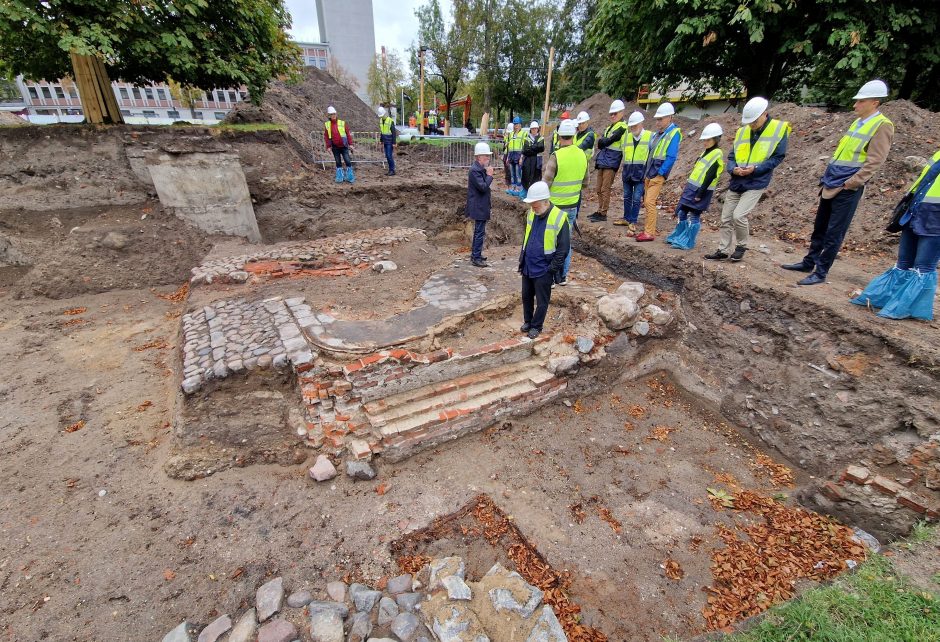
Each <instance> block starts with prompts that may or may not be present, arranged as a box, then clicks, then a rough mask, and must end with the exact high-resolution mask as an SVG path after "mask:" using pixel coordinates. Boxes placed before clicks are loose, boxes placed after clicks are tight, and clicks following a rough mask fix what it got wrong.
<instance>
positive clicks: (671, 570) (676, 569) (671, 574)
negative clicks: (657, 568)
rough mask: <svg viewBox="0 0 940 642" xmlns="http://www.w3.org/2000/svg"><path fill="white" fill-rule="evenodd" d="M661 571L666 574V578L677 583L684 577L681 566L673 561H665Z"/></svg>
mask: <svg viewBox="0 0 940 642" xmlns="http://www.w3.org/2000/svg"><path fill="white" fill-rule="evenodd" d="M663 571H664V572H665V573H666V577H668V578H669V579H671V580H675V581H677V582H678V581H679V580H681V579H682V578H683V577H685V571H683V570H682V566H680V565H679V562H677V561H676V560H674V559H667V560H666V561H665V562H663Z"/></svg>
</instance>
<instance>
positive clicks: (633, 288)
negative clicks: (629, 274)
mask: <svg viewBox="0 0 940 642" xmlns="http://www.w3.org/2000/svg"><path fill="white" fill-rule="evenodd" d="M614 294H618V295H620V296H625V297H627V298H628V299H630V300H631V301H633V302H634V303H636V302H637V301H639V300H640V299H642V298H643V295H644V294H646V286H644V285H643V284H642V283H638V282H637V281H627V282H625V283H622V284H621V285H620V287H619V288H617V291H616V292H615V293H614Z"/></svg>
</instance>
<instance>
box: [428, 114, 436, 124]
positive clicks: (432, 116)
mask: <svg viewBox="0 0 940 642" xmlns="http://www.w3.org/2000/svg"><path fill="white" fill-rule="evenodd" d="M428 125H437V115H436V114H428Z"/></svg>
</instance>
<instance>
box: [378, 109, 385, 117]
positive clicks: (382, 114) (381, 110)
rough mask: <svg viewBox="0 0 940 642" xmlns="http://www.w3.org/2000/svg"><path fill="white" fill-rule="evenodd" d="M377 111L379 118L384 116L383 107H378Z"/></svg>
mask: <svg viewBox="0 0 940 642" xmlns="http://www.w3.org/2000/svg"><path fill="white" fill-rule="evenodd" d="M377 111H378V114H379V118H381V117H382V116H384V115H385V107H379V108H378V110H377Z"/></svg>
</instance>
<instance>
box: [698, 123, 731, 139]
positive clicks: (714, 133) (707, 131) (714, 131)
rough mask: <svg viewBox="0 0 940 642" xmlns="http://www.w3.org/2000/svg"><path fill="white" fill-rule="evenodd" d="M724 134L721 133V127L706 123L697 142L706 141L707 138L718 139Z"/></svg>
mask: <svg viewBox="0 0 940 642" xmlns="http://www.w3.org/2000/svg"><path fill="white" fill-rule="evenodd" d="M724 133H725V132H724V131H722V129H721V125H719V124H718V123H708V124H707V125H705V128H704V129H702V135H701V136H699V137H698V139H699V140H706V139H708V138H718V137H719V136H721V135H722V134H724Z"/></svg>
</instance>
